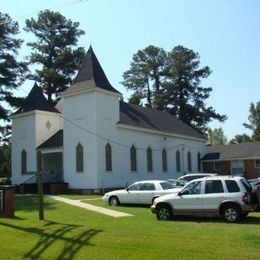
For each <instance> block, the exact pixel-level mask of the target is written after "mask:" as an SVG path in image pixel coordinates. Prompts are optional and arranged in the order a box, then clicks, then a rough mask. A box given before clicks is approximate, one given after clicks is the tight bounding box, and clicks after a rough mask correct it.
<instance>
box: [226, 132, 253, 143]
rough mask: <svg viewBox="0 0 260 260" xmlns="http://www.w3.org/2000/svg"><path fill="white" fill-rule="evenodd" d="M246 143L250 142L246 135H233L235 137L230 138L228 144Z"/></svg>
mask: <svg viewBox="0 0 260 260" xmlns="http://www.w3.org/2000/svg"><path fill="white" fill-rule="evenodd" d="M247 142H252V139H251V137H250V136H249V135H247V134H242V135H235V137H234V138H232V139H231V140H230V142H229V143H230V144H240V143H247Z"/></svg>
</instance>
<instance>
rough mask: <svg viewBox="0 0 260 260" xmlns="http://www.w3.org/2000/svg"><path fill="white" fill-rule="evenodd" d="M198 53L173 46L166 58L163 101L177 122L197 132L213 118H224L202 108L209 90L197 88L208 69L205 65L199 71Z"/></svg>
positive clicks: (208, 73) (220, 119)
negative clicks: (179, 120)
mask: <svg viewBox="0 0 260 260" xmlns="http://www.w3.org/2000/svg"><path fill="white" fill-rule="evenodd" d="M199 58H200V57H199V54H198V53H195V52H194V51H193V50H190V49H187V48H185V47H183V46H177V47H175V48H174V49H173V50H172V51H171V52H170V53H169V55H168V63H169V64H168V67H169V72H168V77H167V78H168V80H167V82H166V83H165V84H164V88H165V94H164V96H165V102H166V104H165V105H166V106H167V108H168V110H169V111H170V112H171V113H172V114H174V115H177V117H178V118H179V119H181V120H182V121H183V122H185V123H186V124H188V125H191V126H193V127H195V128H197V129H198V130H203V128H204V127H205V125H206V124H207V123H209V122H210V121H212V119H217V120H218V121H220V122H223V121H224V120H226V118H227V117H226V116H225V115H220V114H218V113H216V112H215V110H214V109H213V108H212V107H206V104H205V100H206V99H207V98H209V96H210V92H211V91H212V88H210V87H209V88H205V87H202V86H201V80H202V79H204V78H207V77H208V76H209V75H210V73H211V70H210V68H209V67H208V66H206V67H203V68H199V65H200V60H199Z"/></svg>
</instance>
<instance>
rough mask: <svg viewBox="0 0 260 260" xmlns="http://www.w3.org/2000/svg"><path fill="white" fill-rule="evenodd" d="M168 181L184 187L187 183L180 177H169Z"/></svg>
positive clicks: (174, 185)
mask: <svg viewBox="0 0 260 260" xmlns="http://www.w3.org/2000/svg"><path fill="white" fill-rule="evenodd" d="M168 182H170V183H171V184H172V185H173V187H175V188H180V187H183V186H185V184H186V183H185V182H184V181H181V180H178V179H168Z"/></svg>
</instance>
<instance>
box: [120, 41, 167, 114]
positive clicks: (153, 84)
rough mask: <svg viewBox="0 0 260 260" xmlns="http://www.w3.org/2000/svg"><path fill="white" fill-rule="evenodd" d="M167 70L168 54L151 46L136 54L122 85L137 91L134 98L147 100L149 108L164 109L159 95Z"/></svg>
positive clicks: (125, 73)
mask: <svg viewBox="0 0 260 260" xmlns="http://www.w3.org/2000/svg"><path fill="white" fill-rule="evenodd" d="M165 69H166V52H165V51H164V50H163V49H161V48H158V47H155V46H153V45H150V46H148V47H146V48H145V49H144V50H139V51H138V52H137V53H136V54H134V56H133V61H132V62H131V64H130V69H129V70H127V71H126V72H124V74H123V78H124V81H123V82H122V84H123V85H124V86H125V87H126V88H128V89H132V90H134V91H135V92H134V97H140V98H141V99H142V98H146V99H147V106H149V107H152V106H156V107H157V108H158V109H162V107H161V104H160V99H159V95H160V88H161V78H162V77H163V76H164V75H165ZM155 98H157V100H156V101H155Z"/></svg>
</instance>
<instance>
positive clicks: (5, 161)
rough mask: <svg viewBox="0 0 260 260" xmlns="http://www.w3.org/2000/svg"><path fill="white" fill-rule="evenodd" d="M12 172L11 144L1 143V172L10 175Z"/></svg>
mask: <svg viewBox="0 0 260 260" xmlns="http://www.w3.org/2000/svg"><path fill="white" fill-rule="evenodd" d="M10 173H11V144H10V143H4V144H2V145H0V174H1V175H6V176H8V175H10Z"/></svg>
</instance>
